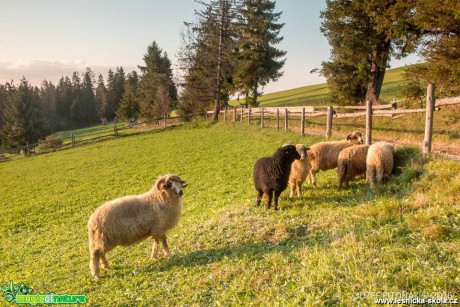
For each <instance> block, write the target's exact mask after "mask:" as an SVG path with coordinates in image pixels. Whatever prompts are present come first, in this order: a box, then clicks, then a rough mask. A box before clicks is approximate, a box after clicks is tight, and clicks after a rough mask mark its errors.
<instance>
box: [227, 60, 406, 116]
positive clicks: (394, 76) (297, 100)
mask: <svg viewBox="0 0 460 307" xmlns="http://www.w3.org/2000/svg"><path fill="white" fill-rule="evenodd" d="M403 70H404V67H399V68H394V69H390V70H387V71H386V73H385V79H384V81H383V86H382V90H381V94H380V99H381V100H382V101H383V102H386V103H389V102H390V101H392V100H393V99H397V98H398V95H399V91H400V89H401V88H402V86H403V84H404V79H403V75H402V73H403ZM259 102H260V106H262V107H263V106H265V107H273V106H286V107H287V106H289V107H293V106H328V105H331V96H330V90H329V87H328V86H327V83H322V84H316V85H309V86H303V87H299V88H294V89H291V90H286V91H280V92H276V93H269V94H264V95H262V96H261V97H260V98H259ZM230 105H233V106H238V105H239V102H238V101H236V100H235V101H232V102H230Z"/></svg>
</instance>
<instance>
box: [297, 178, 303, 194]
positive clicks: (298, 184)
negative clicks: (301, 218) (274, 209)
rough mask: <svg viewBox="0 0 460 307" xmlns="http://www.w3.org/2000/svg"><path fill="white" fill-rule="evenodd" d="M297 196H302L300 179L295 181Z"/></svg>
mask: <svg viewBox="0 0 460 307" xmlns="http://www.w3.org/2000/svg"><path fill="white" fill-rule="evenodd" d="M297 196H298V197H301V196H302V181H297Z"/></svg>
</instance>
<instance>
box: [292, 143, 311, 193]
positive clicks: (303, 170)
mask: <svg viewBox="0 0 460 307" xmlns="http://www.w3.org/2000/svg"><path fill="white" fill-rule="evenodd" d="M295 147H296V149H297V152H298V153H299V154H300V160H294V162H292V165H291V174H290V175H289V187H290V188H291V194H290V195H289V197H290V198H292V197H293V196H294V191H295V192H297V196H298V197H300V196H301V195H302V184H303V183H304V182H305V179H307V175H308V173H309V171H310V161H309V159H308V154H307V151H308V150H310V148H308V147H307V146H305V145H303V144H297V145H295Z"/></svg>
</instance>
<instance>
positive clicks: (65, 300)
mask: <svg viewBox="0 0 460 307" xmlns="http://www.w3.org/2000/svg"><path fill="white" fill-rule="evenodd" d="M1 289H2V292H3V294H2V297H4V298H5V300H6V301H7V302H10V303H16V304H30V305H37V304H86V295H81V294H55V293H50V294H40V293H36V294H32V291H33V289H32V288H29V287H27V286H26V285H25V284H24V283H23V282H22V283H21V284H19V285H15V284H13V281H10V284H9V285H7V284H4V285H3V286H2V288H1Z"/></svg>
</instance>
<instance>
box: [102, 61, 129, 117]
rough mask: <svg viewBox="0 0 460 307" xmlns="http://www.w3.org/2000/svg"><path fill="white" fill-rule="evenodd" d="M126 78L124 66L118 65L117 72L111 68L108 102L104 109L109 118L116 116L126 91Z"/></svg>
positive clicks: (108, 80) (108, 81)
mask: <svg viewBox="0 0 460 307" xmlns="http://www.w3.org/2000/svg"><path fill="white" fill-rule="evenodd" d="M125 79H126V77H125V72H124V70H123V67H117V68H116V71H115V73H114V72H113V71H112V70H111V69H110V70H109V73H108V76H107V104H106V107H105V110H104V113H105V117H106V118H107V120H112V119H114V118H115V116H116V113H115V112H116V111H117V109H118V106H119V105H120V102H121V98H122V97H123V93H124V91H125V89H124V84H125Z"/></svg>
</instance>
